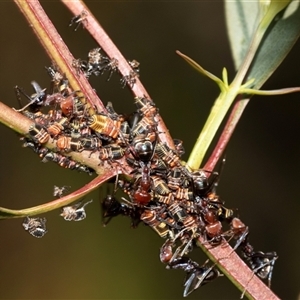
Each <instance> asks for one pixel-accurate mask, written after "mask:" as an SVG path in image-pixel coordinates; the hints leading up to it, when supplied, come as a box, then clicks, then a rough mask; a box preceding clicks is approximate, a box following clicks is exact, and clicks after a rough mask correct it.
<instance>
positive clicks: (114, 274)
mask: <svg viewBox="0 0 300 300" xmlns="http://www.w3.org/2000/svg"><path fill="white" fill-rule="evenodd" d="M42 4H43V6H44V8H45V10H46V12H47V13H48V14H49V16H50V18H51V19H52V21H53V23H54V25H55V26H56V27H57V29H58V31H59V32H60V34H61V36H62V38H63V39H64V40H65V42H66V43H67V45H68V46H69V48H70V50H71V52H73V55H74V56H75V57H76V58H78V57H80V58H86V56H87V53H88V51H89V50H90V49H92V48H94V47H96V46H97V45H96V44H95V42H94V41H93V40H92V38H91V37H90V36H89V34H88V32H87V31H85V30H81V29H79V30H78V31H77V32H74V31H73V29H72V28H70V27H69V26H68V24H69V21H70V19H71V17H72V15H71V13H70V12H69V11H68V10H67V9H66V8H65V6H64V5H62V4H61V3H60V2H58V1H42ZM87 5H88V6H89V8H90V9H91V10H92V12H93V13H94V15H95V16H96V17H97V18H98V20H99V22H100V24H101V25H102V26H103V27H104V29H105V30H106V31H107V33H108V34H109V35H110V37H111V38H112V40H113V41H114V42H115V44H116V45H117V47H119V49H120V50H121V52H122V53H123V54H124V56H125V57H126V58H128V59H136V60H138V61H139V62H140V63H141V80H142V82H143V84H144V85H145V87H146V88H147V90H148V92H149V93H150V95H151V97H152V99H154V101H155V102H156V104H157V106H158V107H159V109H160V113H161V116H162V117H163V118H164V121H165V122H166V124H167V126H168V128H169V129H170V132H171V134H172V136H173V137H174V138H179V139H182V140H183V141H184V146H185V149H186V153H187V154H188V153H190V151H191V149H192V147H193V144H194V142H195V139H196V138H197V136H198V134H199V132H200V130H201V128H202V126H203V125H204V122H205V120H206V118H207V116H208V114H209V111H210V108H211V106H212V104H213V101H214V99H215V98H216V96H217V95H218V92H219V91H218V88H217V87H216V86H215V84H214V83H212V82H211V81H210V80H209V79H207V78H204V77H202V76H201V75H200V74H198V73H197V72H195V70H193V69H192V68H191V67H190V66H189V65H187V63H185V62H184V61H183V60H182V59H181V58H180V57H178V56H177V55H176V54H175V50H180V51H182V52H183V53H185V54H187V55H189V56H190V57H191V58H193V59H194V60H196V61H197V62H199V63H200V64H201V65H202V66H203V67H204V68H206V69H207V70H209V71H210V72H212V73H214V74H215V75H217V76H221V71H222V68H223V67H226V68H227V70H228V73H229V78H230V79H232V78H233V76H234V68H233V62H232V58H231V55H230V50H229V43H228V39H227V36H226V26H225V20H224V12H223V11H224V8H223V3H222V2H221V1H217V2H216V1H213V2H209V1H197V2H171V1H167V2H151V3H150V2H112V1H92V2H90V1H87ZM0 22H1V25H0V44H1V48H0V54H1V55H0V65H1V72H0V82H1V86H0V99H1V101H3V102H4V103H6V104H7V105H9V106H12V107H17V105H18V104H17V100H16V98H15V94H14V90H13V87H14V86H15V85H19V86H21V87H23V88H24V89H25V90H26V91H28V93H31V92H32V88H31V85H30V81H32V80H36V81H37V82H38V83H39V84H40V85H41V86H42V87H49V82H50V80H49V77H48V75H47V74H46V71H45V69H44V67H45V66H49V65H50V61H49V59H48V57H47V55H46V54H45V52H44V50H43V49H42V47H41V46H40V45H39V42H38V41H37V39H36V37H35V36H34V34H33V32H32V29H31V28H30V26H29V25H28V24H27V23H26V21H25V19H24V17H23V16H22V15H21V13H20V12H19V11H18V8H17V7H16V5H15V4H14V3H13V2H12V1H1V3H0ZM274 47H276V45H274ZM299 51H300V43H297V44H296V45H295V47H294V48H293V50H292V51H291V53H290V54H289V56H288V57H287V58H286V60H285V61H284V62H283V64H282V65H281V66H280V67H279V69H278V70H277V71H276V72H275V73H274V75H272V77H271V79H270V80H269V81H268V82H267V83H266V84H265V86H264V87H263V88H264V89H278V88H282V87H289V86H299V84H300V80H299V76H300V61H299ZM92 84H93V87H94V88H95V89H96V90H97V93H98V94H99V95H100V97H101V99H102V100H103V101H104V102H105V103H106V102H107V101H112V102H113V104H114V107H115V109H116V110H117V111H118V112H131V111H132V110H133V109H134V106H133V99H132V95H131V93H130V91H129V90H128V89H127V88H125V89H122V88H121V87H120V84H119V77H118V75H116V74H114V75H113V78H112V79H111V81H110V82H106V75H104V76H102V77H101V78H99V77H98V78H93V80H92ZM299 100H300V95H299V94H291V95H284V96H276V97H258V96H257V97H254V98H253V99H252V100H251V102H250V104H249V105H248V107H247V109H246V111H245V113H244V115H243V117H242V119H241V121H240V123H239V124H238V127H237V129H236V132H235V133H234V135H233V137H232V140H231V141H230V144H229V147H228V149H227V157H226V158H227V161H226V165H225V169H224V171H223V173H222V177H221V182H220V186H219V189H218V193H219V194H220V195H221V197H222V199H223V200H225V201H226V206H228V207H238V208H239V211H240V217H241V219H242V220H243V221H244V222H245V223H246V224H247V225H248V226H249V227H250V231H251V239H250V241H251V243H252V244H253V245H254V247H255V249H256V250H261V251H264V252H268V251H277V253H278V254H279V259H278V261H277V262H276V265H275V271H274V274H273V280H272V288H273V290H274V291H275V293H277V294H278V295H279V297H280V298H282V299H296V298H297V296H298V293H299V286H300V280H299V279H300V276H299V253H300V243H299V225H300V224H299V219H300V218H299V212H300V205H299V203H300V201H299V200H300V199H299V198H300V197H299V169H300V159H299V153H300V143H299V140H298V139H299V135H300V122H299V115H300V101H299ZM0 134H1V136H2V142H1V144H2V146H1V147H0V167H1V170H2V176H1V181H0V184H1V189H0V198H1V203H0V205H1V206H3V207H8V208H14V209H18V208H26V207H30V206H34V205H38V204H42V203H45V202H48V201H50V200H52V199H53V197H52V192H53V185H58V186H62V185H70V186H72V190H75V189H77V188H80V187H82V186H83V185H84V184H86V183H87V182H89V181H90V180H91V177H90V176H88V175H86V174H81V173H77V172H75V171H70V170H65V169H62V168H60V167H58V166H57V165H55V164H53V163H48V164H42V163H41V162H40V160H39V158H38V157H37V156H36V155H34V153H33V152H31V151H30V150H29V149H23V148H22V147H21V142H20V141H19V138H18V136H17V135H16V134H15V133H14V132H13V131H12V130H10V129H8V128H7V127H5V126H0ZM187 154H186V155H185V156H184V159H187V157H188V155H187ZM105 191H106V189H105V188H104V189H102V191H100V192H99V191H97V192H94V193H92V194H91V195H90V196H89V197H88V199H90V198H92V199H94V202H93V203H92V204H90V205H89V206H87V208H86V211H87V215H88V218H87V219H86V220H85V221H83V222H77V223H76V222H65V221H64V220H63V219H62V218H61V217H59V211H53V212H51V213H48V214H47V216H46V217H47V220H48V221H47V225H48V230H49V232H48V233H47V235H46V236H45V237H44V238H43V239H35V238H33V237H32V236H30V235H29V234H28V233H27V232H25V231H24V230H23V228H22V220H21V219H14V220H5V221H1V226H0V236H1V245H0V270H1V272H0V297H1V299H4V298H11V299H21V298H28V299H46V298H52V299H63V298H64V299H75V298H77V299H88V298H94V299H125V298H126V299H175V298H177V299H180V298H182V292H183V287H182V283H183V277H184V274H183V272H181V271H174V270H173V271H169V270H166V269H165V266H164V265H162V264H161V263H160V261H159V248H160V246H161V245H162V243H163V240H161V239H160V238H159V237H158V236H157V235H156V234H155V233H154V232H153V231H152V230H150V229H149V228H147V227H146V226H143V225H142V226H140V227H139V228H138V229H136V230H133V229H131V228H130V221H129V220H128V219H127V218H125V217H123V218H122V217H119V218H116V219H114V220H113V221H112V222H111V223H110V224H109V226H108V227H106V228H103V227H102V224H101V218H100V217H101V211H100V206H99V199H100V198H101V197H103V195H104V194H105ZM193 257H194V258H195V259H196V260H197V261H198V262H199V263H200V264H201V263H202V262H204V261H205V260H206V257H205V256H204V255H203V253H202V252H201V250H200V249H194V251H193ZM239 296H240V292H239V291H238V290H237V289H236V288H235V287H234V286H233V285H232V284H231V283H230V282H229V280H228V279H227V278H226V277H222V278H219V279H217V280H216V281H215V282H213V283H211V284H209V285H207V286H204V287H202V288H200V289H198V290H197V291H196V292H194V293H193V294H191V295H190V296H189V299H199V298H201V299H239Z"/></svg>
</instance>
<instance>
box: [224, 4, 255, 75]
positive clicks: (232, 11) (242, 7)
mask: <svg viewBox="0 0 300 300" xmlns="http://www.w3.org/2000/svg"><path fill="white" fill-rule="evenodd" d="M225 17H226V25H227V32H228V36H229V42H230V47H231V53H232V56H233V60H234V66H235V69H236V70H237V69H238V68H239V67H240V65H241V64H242V61H243V60H244V58H245V55H246V53H247V51H248V48H249V45H250V42H251V39H252V36H253V34H254V32H255V30H256V28H257V26H258V23H259V21H260V13H259V4H258V2H257V1H238V0H235V1H232V0H225Z"/></svg>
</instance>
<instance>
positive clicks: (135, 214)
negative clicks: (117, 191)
mask: <svg viewBox="0 0 300 300" xmlns="http://www.w3.org/2000/svg"><path fill="white" fill-rule="evenodd" d="M101 206H102V217H103V225H104V226H106V225H107V224H108V223H109V222H110V221H111V219H112V218H114V217H116V216H118V215H123V216H128V217H130V218H131V227H132V228H135V227H137V226H138V224H139V223H140V221H141V220H140V211H139V210H138V208H137V207H135V206H134V205H130V204H129V203H128V202H127V201H126V202H119V201H118V200H117V199H116V198H115V197H114V196H113V195H107V196H106V197H105V198H104V199H103V201H102V203H101Z"/></svg>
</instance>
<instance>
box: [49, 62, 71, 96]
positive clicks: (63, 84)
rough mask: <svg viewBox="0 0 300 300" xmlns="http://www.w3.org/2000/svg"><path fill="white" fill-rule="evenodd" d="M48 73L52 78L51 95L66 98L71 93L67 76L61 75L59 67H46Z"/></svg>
mask: <svg viewBox="0 0 300 300" xmlns="http://www.w3.org/2000/svg"><path fill="white" fill-rule="evenodd" d="M45 69H46V70H47V73H48V74H49V76H50V77H51V79H52V80H51V90H50V91H51V93H60V94H62V95H63V96H66V95H67V94H69V93H70V91H71V89H70V87H69V80H68V79H67V77H66V75H65V74H61V73H60V72H59V71H58V69H57V66H52V67H45Z"/></svg>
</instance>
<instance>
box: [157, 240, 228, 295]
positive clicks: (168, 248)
mask: <svg viewBox="0 0 300 300" xmlns="http://www.w3.org/2000/svg"><path fill="white" fill-rule="evenodd" d="M173 246H174V241H171V240H167V241H166V242H165V243H164V244H163V246H162V247H161V249H160V260H161V262H163V263H166V264H167V269H181V270H183V271H184V272H186V273H187V274H186V278H185V280H184V292H183V297H187V296H188V295H189V294H191V293H192V292H193V291H195V290H196V289H197V288H199V287H201V286H203V285H205V284H207V283H209V282H211V281H213V280H214V279H216V278H218V277H219V276H222V274H221V273H220V272H219V270H218V269H216V268H215V267H214V265H212V266H211V267H208V266H207V263H208V260H207V261H206V262H205V263H204V264H203V265H202V266H199V264H198V263H196V262H195V261H193V260H192V259H190V258H189V257H187V256H180V255H178V253H179V251H176V252H175V254H173V251H172V247H173Z"/></svg>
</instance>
